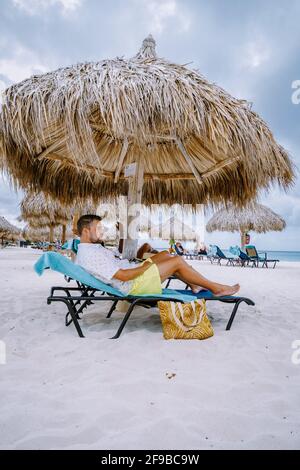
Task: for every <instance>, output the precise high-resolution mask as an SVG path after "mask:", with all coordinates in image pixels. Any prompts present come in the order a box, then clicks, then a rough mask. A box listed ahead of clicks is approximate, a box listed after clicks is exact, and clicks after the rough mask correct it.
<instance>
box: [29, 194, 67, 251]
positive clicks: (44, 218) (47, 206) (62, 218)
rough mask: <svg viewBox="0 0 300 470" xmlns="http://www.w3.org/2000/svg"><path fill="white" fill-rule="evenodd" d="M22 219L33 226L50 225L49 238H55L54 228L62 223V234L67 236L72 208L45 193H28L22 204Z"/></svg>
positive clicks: (63, 236)
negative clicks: (67, 226) (67, 225)
mask: <svg viewBox="0 0 300 470" xmlns="http://www.w3.org/2000/svg"><path fill="white" fill-rule="evenodd" d="M20 210H21V216H20V217H21V219H22V220H24V221H25V222H28V223H29V224H30V225H31V227H33V228H38V227H49V231H50V233H49V240H50V242H53V240H54V228H55V227H58V226H59V225H62V227H63V229H62V236H61V238H62V239H64V238H65V230H66V229H65V227H66V224H67V223H68V222H69V221H70V220H71V219H72V213H71V210H70V209H67V208H66V207H64V206H63V205H62V204H60V203H59V202H58V201H55V200H53V199H52V198H50V197H49V196H45V195H44V194H43V193H38V194H30V193H28V194H26V196H25V197H24V199H23V201H22V202H21V204H20Z"/></svg>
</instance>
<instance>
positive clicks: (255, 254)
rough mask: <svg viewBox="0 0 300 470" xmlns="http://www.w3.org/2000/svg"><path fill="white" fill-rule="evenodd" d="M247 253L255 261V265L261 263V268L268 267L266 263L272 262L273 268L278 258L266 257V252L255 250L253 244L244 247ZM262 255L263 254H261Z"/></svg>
mask: <svg viewBox="0 0 300 470" xmlns="http://www.w3.org/2000/svg"><path fill="white" fill-rule="evenodd" d="M245 248H246V252H247V255H248V256H249V257H250V258H251V259H252V260H255V261H256V266H257V267H258V266H259V263H262V266H261V267H262V268H264V267H265V268H268V267H269V266H268V263H273V269H274V268H275V267H276V264H277V263H279V259H268V256H267V253H266V252H262V251H257V249H256V247H255V246H254V245H247V246H246V247H245ZM261 255H263V256H261Z"/></svg>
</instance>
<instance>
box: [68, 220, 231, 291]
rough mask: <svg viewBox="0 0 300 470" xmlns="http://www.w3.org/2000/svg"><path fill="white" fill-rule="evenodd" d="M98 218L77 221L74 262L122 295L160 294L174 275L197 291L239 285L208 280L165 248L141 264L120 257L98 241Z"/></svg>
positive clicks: (99, 238) (100, 233)
mask: <svg viewBox="0 0 300 470" xmlns="http://www.w3.org/2000/svg"><path fill="white" fill-rule="evenodd" d="M101 220H102V219H101V217H99V216H97V215H89V214H88V215H83V216H82V217H80V219H79V220H78V223H77V231H78V235H79V236H80V244H79V246H78V253H77V257H76V263H77V264H79V265H80V266H82V267H83V268H84V269H86V271H88V272H90V273H91V274H93V275H94V276H95V277H97V278H99V279H100V280H102V281H104V282H106V283H109V284H111V285H112V286H113V287H116V288H117V289H119V290H121V291H122V292H123V293H125V294H132V295H143V294H160V293H161V292H162V288H161V284H162V283H163V282H164V281H165V280H166V279H168V277H169V276H172V275H175V276H176V277H178V278H179V279H181V280H182V281H183V282H185V283H187V284H189V285H190V287H191V288H192V290H193V292H195V293H197V292H199V291H200V290H201V289H202V288H204V289H208V290H210V291H211V292H213V294H215V295H233V294H235V293H236V292H238V290H239V288H240V286H239V284H235V285H234V286H228V285H223V284H218V283H216V282H211V281H209V280H208V279H206V278H205V277H203V276H202V275H201V274H200V273H199V272H198V271H196V270H195V269H193V268H192V267H191V266H190V265H189V264H187V263H186V261H185V260H184V259H183V258H182V257H180V256H171V255H170V254H169V253H168V252H167V251H163V252H161V253H157V254H155V255H153V256H152V257H151V258H148V259H147V260H146V261H145V262H144V263H142V264H139V265H136V264H135V263H130V262H129V261H128V260H126V259H124V260H120V259H119V258H117V257H115V255H114V253H113V252H112V251H110V250H108V249H107V248H104V247H103V246H102V245H101V244H100V243H101V242H102V238H103V228H102V224H101Z"/></svg>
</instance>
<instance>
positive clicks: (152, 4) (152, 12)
mask: <svg viewBox="0 0 300 470" xmlns="http://www.w3.org/2000/svg"><path fill="white" fill-rule="evenodd" d="M143 3H144V5H145V7H146V10H147V12H148V14H149V28H150V31H151V32H153V33H158V34H160V33H162V32H163V31H164V30H165V29H166V28H167V27H168V21H169V20H174V19H175V20H176V23H177V27H179V30H180V31H187V30H188V29H189V27H190V24H191V19H190V18H189V16H188V15H187V13H186V11H185V9H184V7H183V5H182V4H179V3H178V2H177V1H175V0H146V1H144V2H143Z"/></svg>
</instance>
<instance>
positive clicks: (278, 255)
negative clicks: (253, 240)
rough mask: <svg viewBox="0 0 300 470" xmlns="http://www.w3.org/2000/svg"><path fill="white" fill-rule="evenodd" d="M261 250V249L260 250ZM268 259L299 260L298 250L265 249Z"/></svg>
mask: <svg viewBox="0 0 300 470" xmlns="http://www.w3.org/2000/svg"><path fill="white" fill-rule="evenodd" d="M261 251H263V250H261ZM267 254H268V258H269V259H272V258H273V259H279V260H280V261H299V262H300V251H267Z"/></svg>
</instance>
